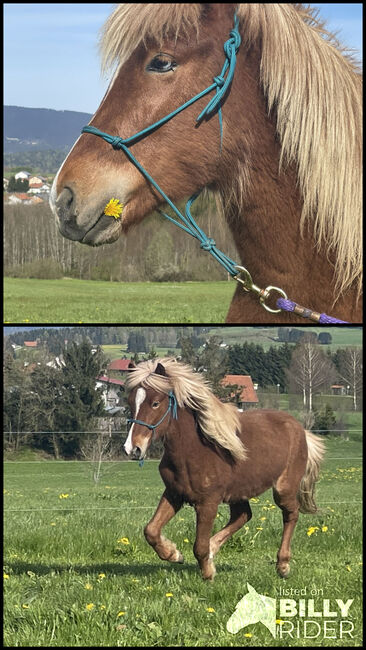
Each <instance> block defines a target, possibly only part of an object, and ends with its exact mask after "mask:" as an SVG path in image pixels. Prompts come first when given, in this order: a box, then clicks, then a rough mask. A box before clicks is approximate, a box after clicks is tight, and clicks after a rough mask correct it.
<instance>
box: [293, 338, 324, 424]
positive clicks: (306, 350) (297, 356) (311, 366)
mask: <svg viewBox="0 0 366 650" xmlns="http://www.w3.org/2000/svg"><path fill="white" fill-rule="evenodd" d="M288 376H289V380H290V385H291V386H292V387H293V389H294V390H295V392H299V391H300V392H301V393H302V396H303V405H304V410H305V411H306V410H307V411H312V410H313V397H314V395H315V394H316V393H317V392H319V391H320V390H321V389H322V388H323V387H324V386H329V385H330V384H331V383H332V382H333V381H334V379H335V377H336V371H335V368H334V365H333V363H332V362H331V361H330V360H329V358H327V357H326V355H325V354H324V353H323V351H322V350H320V349H319V346H318V345H316V344H314V343H312V342H311V341H305V342H301V343H300V344H299V345H298V346H297V347H296V349H295V350H294V352H293V354H292V359H291V364H290V368H289V370H288Z"/></svg>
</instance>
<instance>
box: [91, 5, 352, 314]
mask: <svg viewBox="0 0 366 650" xmlns="http://www.w3.org/2000/svg"><path fill="white" fill-rule="evenodd" d="M240 43H241V36H240V33H239V20H238V17H237V15H236V14H235V16H234V27H233V29H232V30H231V31H230V38H229V39H228V40H227V41H225V43H224V52H225V62H224V65H223V67H222V70H221V73H220V74H219V75H218V76H217V77H214V79H213V82H214V83H213V84H211V85H210V86H208V87H207V88H206V89H205V90H202V91H201V92H200V93H198V95H195V96H194V97H192V99H190V100H188V101H187V102H185V103H184V104H182V105H181V106H179V107H178V108H176V109H175V110H174V111H172V112H171V113H169V114H168V115H166V116H165V117H163V118H161V119H160V120H158V121H157V122H154V124H151V125H150V126H148V127H146V128H145V129H143V130H142V131H139V132H138V133H135V135H132V136H130V137H129V138H121V137H120V136H112V135H109V134H108V133H104V132H103V131H100V130H99V129H97V128H96V127H95V126H84V127H83V129H82V130H81V133H91V134H92V135H96V136H98V137H100V138H103V140H105V141H106V142H108V144H110V145H112V147H113V149H115V150H117V149H122V151H123V152H124V153H125V154H126V156H127V158H128V159H129V160H130V161H131V162H132V163H133V164H134V165H135V167H137V169H138V170H139V171H140V172H141V174H142V175H143V176H144V177H145V178H146V179H147V180H148V181H149V182H150V183H151V184H152V185H153V186H154V187H155V189H156V190H157V191H158V192H159V193H160V194H161V196H162V197H163V199H164V200H165V202H166V203H167V204H168V205H169V206H170V207H171V208H172V210H173V211H174V212H175V214H176V215H177V217H178V218H179V219H180V220H181V221H177V220H176V219H174V218H173V217H171V216H169V215H168V214H166V213H165V212H162V211H161V210H159V212H160V214H162V215H163V216H164V217H165V218H166V219H168V220H169V221H171V222H172V223H174V224H175V225H176V226H178V227H179V228H181V229H182V230H185V232H187V233H188V234H189V235H192V237H195V239H198V241H199V242H200V244H201V248H202V249H203V250H205V251H208V252H209V253H210V254H211V255H212V256H213V257H214V258H215V259H216V261H217V262H219V263H220V264H221V265H222V266H223V267H224V269H225V270H226V271H227V272H228V273H229V274H230V275H231V276H232V277H233V278H234V279H235V280H236V281H237V282H240V283H241V285H242V287H243V289H244V291H252V292H254V293H256V294H257V295H258V296H259V302H260V304H261V305H262V307H263V308H264V309H266V311H268V312H271V313H273V314H276V313H279V312H281V311H293V312H294V313H296V314H298V315H300V316H303V317H304V318H309V319H310V320H313V321H315V322H319V323H322V322H326V323H345V322H346V321H341V320H337V319H336V318H332V317H330V316H327V315H326V314H319V313H318V312H314V311H312V310H310V309H306V308H305V307H300V305H298V304H297V303H295V302H292V301H291V300H288V298H287V295H286V293H285V292H284V291H283V289H280V288H279V287H273V286H268V287H266V289H260V288H259V287H257V286H256V285H255V284H254V282H253V281H252V278H251V275H250V273H249V271H248V270H247V269H246V268H245V267H244V266H240V265H238V264H236V263H235V262H234V260H232V259H231V258H230V257H228V256H227V255H225V253H223V252H222V251H220V250H219V249H218V248H217V246H216V242H215V240H214V239H212V238H210V237H207V235H206V234H205V233H204V232H203V230H202V229H201V228H200V227H199V226H198V224H197V223H196V221H195V220H194V218H193V217H192V215H191V212H190V208H191V206H192V204H193V202H194V201H195V200H196V199H197V197H198V196H199V195H200V193H201V190H200V191H199V192H196V193H195V194H193V195H192V196H191V197H190V198H189V199H188V201H187V203H186V206H185V215H183V214H182V213H181V212H180V210H178V208H177V207H176V206H175V205H174V203H173V202H172V201H171V200H170V198H169V197H168V196H167V195H166V194H165V192H164V191H163V190H162V189H161V187H159V185H158V184H157V183H156V181H155V180H154V179H153V178H152V176H150V174H149V172H148V171H146V169H144V168H143V167H142V165H140V163H139V162H138V160H136V158H135V156H134V155H133V154H132V153H131V151H130V150H129V149H128V146H129V145H131V144H134V143H136V142H137V141H138V140H140V139H141V138H144V137H145V136H147V135H149V134H150V133H152V132H153V131H155V129H158V128H159V127H160V126H162V125H163V124H165V123H166V122H168V121H169V120H171V119H172V118H173V117H175V116H176V115H178V113H180V112H181V111H183V110H184V109H185V108H187V107H188V106H191V104H193V103H194V102H196V101H198V100H199V99H201V98H202V97H204V96H205V95H207V94H208V93H210V92H211V91H212V90H215V91H216V93H215V95H214V96H213V97H212V98H211V99H210V101H209V102H208V104H207V105H206V106H205V108H204V109H203V110H202V111H201V113H200V114H199V116H198V117H197V118H196V121H197V122H201V121H202V120H203V119H204V118H207V119H208V118H209V117H210V116H211V115H213V114H214V112H215V111H217V113H218V117H219V125H220V153H221V150H222V140H223V125H222V111H221V102H222V100H223V98H224V96H225V94H226V92H227V90H228V89H229V87H230V85H231V82H232V80H233V78H234V72H235V66H236V54H237V52H238V49H239V46H240ZM225 75H226V76H225ZM271 292H277V293H279V294H280V296H281V298H279V299H277V302H276V305H277V307H278V308H277V309H272V308H271V307H269V306H268V305H267V304H266V301H267V300H268V298H269V296H270V294H271Z"/></svg>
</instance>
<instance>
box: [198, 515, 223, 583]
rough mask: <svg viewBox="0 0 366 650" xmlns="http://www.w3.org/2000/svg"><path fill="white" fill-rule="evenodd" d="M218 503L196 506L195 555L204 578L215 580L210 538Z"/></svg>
mask: <svg viewBox="0 0 366 650" xmlns="http://www.w3.org/2000/svg"><path fill="white" fill-rule="evenodd" d="M218 505H219V504H218V503H213V502H210V503H200V504H196V506H195V509H196V519H197V522H196V540H195V543H194V546H193V553H194V555H195V558H196V560H197V562H198V564H199V566H200V569H201V574H202V578H204V580H213V579H214V577H215V573H216V569H215V565H214V563H213V558H212V555H211V553H210V536H211V531H212V526H213V523H214V521H215V517H216V514H217V508H218Z"/></svg>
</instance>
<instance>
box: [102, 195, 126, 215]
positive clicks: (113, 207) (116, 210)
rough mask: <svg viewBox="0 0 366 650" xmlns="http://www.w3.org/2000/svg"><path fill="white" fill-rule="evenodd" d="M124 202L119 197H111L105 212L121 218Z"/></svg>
mask: <svg viewBox="0 0 366 650" xmlns="http://www.w3.org/2000/svg"><path fill="white" fill-rule="evenodd" d="M122 210H123V203H120V202H119V200H118V199H111V200H110V201H109V202H108V203H107V205H106V206H105V208H104V214H106V215H107V216H108V217H114V218H115V219H119V218H120V217H121V215H122Z"/></svg>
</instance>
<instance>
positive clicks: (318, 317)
mask: <svg viewBox="0 0 366 650" xmlns="http://www.w3.org/2000/svg"><path fill="white" fill-rule="evenodd" d="M276 304H277V307H278V308H279V309H282V310H283V311H292V312H294V313H295V314H297V315H298V316H302V317H303V318H309V319H310V320H312V321H315V322H317V323H322V324H331V323H347V321H345V320H338V319H337V318H332V317H331V316H327V314H319V312H317V311H312V310H311V309H307V308H306V307H301V305H298V304H297V302H293V301H292V300H286V299H285V298H278V300H277V303H276Z"/></svg>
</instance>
